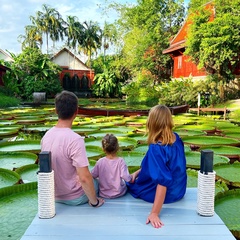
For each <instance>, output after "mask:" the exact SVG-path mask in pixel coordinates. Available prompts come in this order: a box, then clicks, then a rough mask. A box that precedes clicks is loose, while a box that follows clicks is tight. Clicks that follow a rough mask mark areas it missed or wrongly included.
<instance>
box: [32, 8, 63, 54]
mask: <svg viewBox="0 0 240 240" xmlns="http://www.w3.org/2000/svg"><path fill="white" fill-rule="evenodd" d="M42 9H43V11H42V12H41V11H37V12H36V17H33V16H30V20H31V21H32V23H33V24H34V25H35V26H37V27H38V28H39V30H40V31H41V32H42V33H43V34H45V35H46V45H47V53H48V45H49V44H48V43H49V37H50V38H51V39H52V40H53V41H55V40H58V39H59V38H60V37H61V36H63V35H62V34H61V33H62V27H61V22H62V17H61V15H60V14H59V12H58V11H57V10H55V9H54V8H51V7H49V6H48V5H47V4H43V5H42ZM57 31H59V33H57Z"/></svg>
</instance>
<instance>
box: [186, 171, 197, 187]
mask: <svg viewBox="0 0 240 240" xmlns="http://www.w3.org/2000/svg"><path fill="white" fill-rule="evenodd" d="M197 186H198V172H197V171H196V170H194V169H187V187H188V188H196V187H197Z"/></svg>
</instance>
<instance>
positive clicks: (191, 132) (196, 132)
mask: <svg viewBox="0 0 240 240" xmlns="http://www.w3.org/2000/svg"><path fill="white" fill-rule="evenodd" d="M174 132H176V133H178V134H179V135H180V137H182V136H200V135H205V133H204V132H203V131H201V130H188V129H175V130H174Z"/></svg>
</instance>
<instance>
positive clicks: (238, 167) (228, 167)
mask: <svg viewBox="0 0 240 240" xmlns="http://www.w3.org/2000/svg"><path fill="white" fill-rule="evenodd" d="M214 171H216V178H217V179H221V180H222V181H224V182H226V184H227V185H230V186H234V187H240V174H239V173H240V163H239V162H235V163H233V164H228V163H222V164H218V165H216V166H214Z"/></svg>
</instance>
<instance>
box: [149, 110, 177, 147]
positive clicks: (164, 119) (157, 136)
mask: <svg viewBox="0 0 240 240" xmlns="http://www.w3.org/2000/svg"><path fill="white" fill-rule="evenodd" d="M173 127H174V123H173V118H172V114H171V112H170V110H169V108H168V107H166V106H164V105H157V106H154V107H153V108H151V110H150V112H149V115H148V119H147V124H146V128H147V134H148V139H147V143H148V144H151V143H157V142H158V141H160V142H161V144H162V145H166V144H170V145H172V144H173V143H174V142H175V140H176V137H175V135H174V133H173V131H172V129H173Z"/></svg>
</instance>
